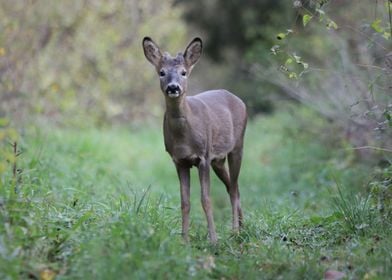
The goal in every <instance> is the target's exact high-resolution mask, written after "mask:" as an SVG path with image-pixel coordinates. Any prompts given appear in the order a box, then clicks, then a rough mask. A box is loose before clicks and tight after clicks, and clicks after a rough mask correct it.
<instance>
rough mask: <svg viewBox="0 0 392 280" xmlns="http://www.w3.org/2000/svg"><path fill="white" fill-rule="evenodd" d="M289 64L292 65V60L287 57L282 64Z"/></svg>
mask: <svg viewBox="0 0 392 280" xmlns="http://www.w3.org/2000/svg"><path fill="white" fill-rule="evenodd" d="M291 63H293V59H292V58H290V57H289V58H288V59H287V60H286V62H285V63H284V64H285V65H289V64H291Z"/></svg>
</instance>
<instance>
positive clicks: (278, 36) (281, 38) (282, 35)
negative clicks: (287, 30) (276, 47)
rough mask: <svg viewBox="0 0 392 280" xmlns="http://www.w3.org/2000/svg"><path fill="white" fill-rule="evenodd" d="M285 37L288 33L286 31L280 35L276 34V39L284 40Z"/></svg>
mask: <svg viewBox="0 0 392 280" xmlns="http://www.w3.org/2000/svg"><path fill="white" fill-rule="evenodd" d="M284 38H286V34H284V33H282V32H281V33H279V34H278V35H276V39H278V40H283V39H284Z"/></svg>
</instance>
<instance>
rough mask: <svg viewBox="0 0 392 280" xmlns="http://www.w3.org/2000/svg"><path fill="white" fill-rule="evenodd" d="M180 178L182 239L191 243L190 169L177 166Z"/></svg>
mask: <svg viewBox="0 0 392 280" xmlns="http://www.w3.org/2000/svg"><path fill="white" fill-rule="evenodd" d="M176 168H177V174H178V178H179V179H180V191H181V212H182V237H183V238H184V240H185V242H189V235H188V231H189V212H190V209H191V204H190V202H189V197H190V172H189V168H186V167H182V166H178V165H176Z"/></svg>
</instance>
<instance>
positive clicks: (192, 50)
mask: <svg viewBox="0 0 392 280" xmlns="http://www.w3.org/2000/svg"><path fill="white" fill-rule="evenodd" d="M202 50H203V42H202V41H201V39H200V38H199V37H196V38H194V39H193V40H192V41H191V42H190V43H189V45H188V46H187V47H186V49H185V52H184V60H185V63H186V65H187V66H188V67H189V68H192V66H193V65H195V64H196V62H197V61H198V60H199V58H200V56H201V53H202Z"/></svg>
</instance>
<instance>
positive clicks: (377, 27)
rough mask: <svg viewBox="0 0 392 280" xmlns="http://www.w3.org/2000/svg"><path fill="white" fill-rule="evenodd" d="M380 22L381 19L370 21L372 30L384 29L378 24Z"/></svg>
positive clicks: (381, 30) (380, 30)
mask: <svg viewBox="0 0 392 280" xmlns="http://www.w3.org/2000/svg"><path fill="white" fill-rule="evenodd" d="M380 23H381V19H379V18H378V19H376V20H374V21H373V22H372V24H371V25H370V26H371V27H372V28H373V30H374V31H376V32H378V33H381V32H383V31H384V29H383V28H382V27H381V26H380Z"/></svg>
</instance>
